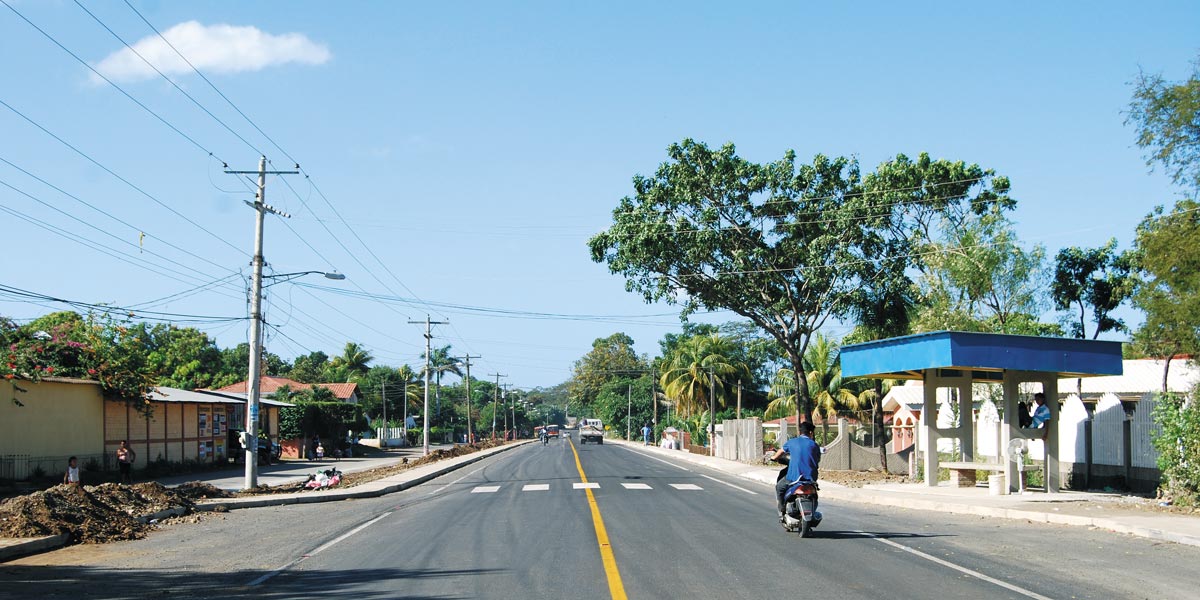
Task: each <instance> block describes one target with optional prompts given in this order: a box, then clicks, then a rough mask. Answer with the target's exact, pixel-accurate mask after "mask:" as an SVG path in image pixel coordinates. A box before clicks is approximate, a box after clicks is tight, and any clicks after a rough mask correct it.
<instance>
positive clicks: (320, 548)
mask: <svg viewBox="0 0 1200 600" xmlns="http://www.w3.org/2000/svg"><path fill="white" fill-rule="evenodd" d="M393 512H395V511H391V510H389V511H387V512H385V513H383V514H382V515H379V516H378V517H375V518H374V519H371V520H370V521H367V522H366V523H363V524H362V525H359V526H358V527H355V528H354V529H351V530H350V531H347V532H346V533H343V534H342V535H339V536H338V537H336V538H334V539H332V540H329V541H328V542H325V543H324V544H321V545H320V546H318V547H317V549H316V550H313V551H312V552H309V553H308V554H305V555H303V556H301V557H300V558H297V559H296V560H293V561H292V562H289V563H287V564H286V565H283V566H282V567H279V568H277V569H275V570H273V571H268V572H266V573H263V574H262V575H260V576H259V577H258V578H257V579H255V580H254V581H251V582H250V583H248V584H246V587H254V586H256V585H259V584H262V583H263V582H265V581H267V580H268V579H270V578H272V577H274V576H276V575H278V574H280V573H282V572H284V571H285V570H287V569H288V568H289V567H292V566H293V565H295V564H296V563H299V562H300V561H302V560H304V559H306V558H308V557H310V556H316V555H318V554H320V553H321V552H323V551H325V550H327V549H329V548H331V547H333V545H334V544H337V543H338V542H341V541H344V540H345V539H346V538H348V537H350V536H352V535H354V534H356V533H358V532H360V531H362V530H364V529H366V528H368V527H370V526H371V525H374V524H375V523H377V522H379V521H380V520H381V519H383V518H384V517H386V516H388V515H390V514H392V513H393Z"/></svg>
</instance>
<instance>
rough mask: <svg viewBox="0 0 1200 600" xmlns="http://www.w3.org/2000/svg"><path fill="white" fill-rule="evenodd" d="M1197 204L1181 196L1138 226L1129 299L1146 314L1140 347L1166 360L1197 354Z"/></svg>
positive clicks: (1199, 232)
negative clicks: (1136, 275) (1137, 271)
mask: <svg viewBox="0 0 1200 600" xmlns="http://www.w3.org/2000/svg"><path fill="white" fill-rule="evenodd" d="M1196 248H1200V203H1198V202H1196V201H1194V200H1180V201H1179V202H1176V203H1175V208H1174V210H1172V211H1171V212H1164V210H1163V207H1161V206H1160V207H1158V208H1156V209H1155V210H1154V212H1152V213H1151V214H1149V215H1147V216H1146V218H1145V219H1143V220H1142V222H1141V224H1140V225H1138V228H1137V239H1136V242H1135V248H1134V252H1135V253H1136V260H1137V263H1138V265H1140V267H1141V275H1140V281H1139V282H1138V284H1137V287H1136V290H1135V292H1134V296H1133V303H1134V305H1135V306H1137V307H1138V308H1140V309H1142V311H1144V312H1145V313H1146V321H1145V323H1144V324H1143V326H1142V330H1141V331H1140V332H1139V333H1140V335H1139V336H1137V337H1138V338H1140V342H1141V345H1142V346H1143V347H1144V348H1146V349H1148V350H1150V351H1152V352H1154V353H1156V354H1157V355H1158V356H1159V357H1160V358H1163V359H1166V364H1165V366H1164V369H1163V391H1164V392H1166V391H1167V387H1166V386H1167V370H1168V369H1170V365H1171V362H1170V359H1171V357H1173V356H1175V355H1176V354H1181V353H1184V354H1193V355H1195V354H1198V353H1200V253H1198V252H1196V251H1195V249H1196Z"/></svg>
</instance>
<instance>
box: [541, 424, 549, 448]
mask: <svg viewBox="0 0 1200 600" xmlns="http://www.w3.org/2000/svg"><path fill="white" fill-rule="evenodd" d="M538 437H539V438H541V440H542V445H543V446H544V445H546V444H547V443H548V442H549V441H550V434H549V433H546V426H545V425H543V426H542V430H541V432H539V433H538Z"/></svg>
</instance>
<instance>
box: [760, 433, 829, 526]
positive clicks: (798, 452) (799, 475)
mask: <svg viewBox="0 0 1200 600" xmlns="http://www.w3.org/2000/svg"><path fill="white" fill-rule="evenodd" d="M798 429H799V431H800V435H799V436H798V437H794V438H792V439H790V440H788V441H787V442H784V444H783V447H782V448H780V449H779V450H776V451H775V454H774V456H772V457H771V460H779V459H780V457H782V456H783V455H784V454H788V455H789V458H788V468H787V475H786V476H785V477H784V478H782V479H780V480H779V481H777V482H775V503H776V504H775V507H776V509H778V512H779V520H780V522H782V521H783V511H784V508H785V503H784V498H783V497H784V495H785V494H787V491H788V488H790V487H792V485H793V484H794V483H796V482H797V481H800V480H807V481H813V482H815V481H816V480H817V466H818V465H820V464H821V447H820V446H818V445H817V443H816V442H815V441H813V439H812V435H813V432H814V431H816V429H817V428H816V427H813V424H812V423H809V422H808V421H804V422H802V423H800V425H799V426H798Z"/></svg>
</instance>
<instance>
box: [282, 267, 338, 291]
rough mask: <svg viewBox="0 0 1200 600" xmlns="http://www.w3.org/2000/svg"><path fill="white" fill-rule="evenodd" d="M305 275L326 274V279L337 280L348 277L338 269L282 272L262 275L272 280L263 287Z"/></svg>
mask: <svg viewBox="0 0 1200 600" xmlns="http://www.w3.org/2000/svg"><path fill="white" fill-rule="evenodd" d="M305 275H324V276H325V279H333V280H336V281H341V280H343V279H345V278H346V276H345V275H344V274H342V273H338V272H337V271H332V272H325V271H300V272H298V273H280V274H278V275H263V276H262V278H263V279H270V280H272V281H271V282H270V283H264V284H263V287H267V286H271V285H275V284H277V283H283V282H285V281H291V280H293V279H296V278H298V277H303V276H305Z"/></svg>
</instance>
